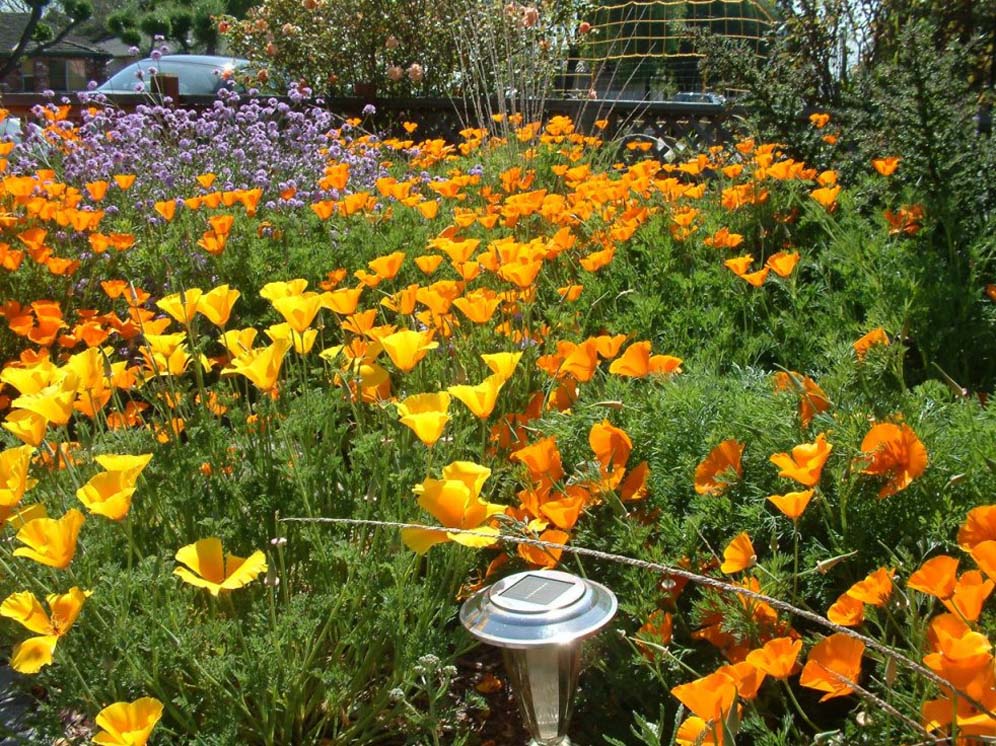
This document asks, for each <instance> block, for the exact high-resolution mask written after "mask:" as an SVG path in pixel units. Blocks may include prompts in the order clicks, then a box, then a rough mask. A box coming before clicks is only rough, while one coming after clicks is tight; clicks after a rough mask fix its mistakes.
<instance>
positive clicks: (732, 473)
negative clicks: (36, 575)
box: [695, 439, 744, 495]
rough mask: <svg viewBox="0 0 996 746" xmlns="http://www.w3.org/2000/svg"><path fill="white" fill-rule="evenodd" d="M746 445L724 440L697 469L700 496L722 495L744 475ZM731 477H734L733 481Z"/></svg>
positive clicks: (696, 475)
mask: <svg viewBox="0 0 996 746" xmlns="http://www.w3.org/2000/svg"><path fill="white" fill-rule="evenodd" d="M743 453H744V444H743V443H739V442H737V441H736V440H733V439H729V440H724V441H723V442H722V443H720V444H719V445H717V446H716V447H715V448H713V449H712V450H711V451H710V452H709V455H708V456H706V457H705V459H704V460H703V461H702V462H701V463H700V464H699V465H698V466H697V467H696V468H695V491H696V492H697V493H699V494H700V495H721V494H722V493H724V492H725V491H726V490H727V489H729V488H730V486H731V485H732V484H733V482H735V481H737V480H739V479H740V478H741V477H742V476H743V474H744V470H743V465H742V464H741V458H742V457H743ZM731 477H733V478H732V479H731Z"/></svg>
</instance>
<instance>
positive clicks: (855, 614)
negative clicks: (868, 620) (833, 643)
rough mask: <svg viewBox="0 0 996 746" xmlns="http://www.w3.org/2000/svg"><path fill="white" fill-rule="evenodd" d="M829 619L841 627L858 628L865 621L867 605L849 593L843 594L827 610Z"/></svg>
mask: <svg viewBox="0 0 996 746" xmlns="http://www.w3.org/2000/svg"><path fill="white" fill-rule="evenodd" d="M827 619H829V620H830V621H831V622H833V623H834V624H839V625H840V626H841V627H857V626H858V625H859V624H861V623H862V622H863V621H864V620H865V605H864V604H863V603H862V602H861V601H859V600H858V599H856V598H855V597H854V596H851V595H849V594H847V593H841V594H840V596H838V597H837V600H836V601H835V602H834V603H833V604H832V605H831V606H830V608H829V609H827Z"/></svg>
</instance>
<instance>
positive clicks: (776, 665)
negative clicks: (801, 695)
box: [747, 637, 802, 679]
mask: <svg viewBox="0 0 996 746" xmlns="http://www.w3.org/2000/svg"><path fill="white" fill-rule="evenodd" d="M801 650H802V640H793V639H792V638H791V637H776V638H774V639H772V640H768V641H767V642H766V643H764V646H763V647H761V648H759V649H758V650H752V651H751V652H750V653H748V654H747V662H748V663H749V664H751V665H752V666H754V667H755V668H757V669H758V670H760V671H764V673H765V674H767V675H768V676H770V677H772V678H774V679H787V678H788V677H789V676H791V675H792V674H794V673H795V671H796V669H797V668H798V666H797V665H796V659H797V658H798V657H799V653H800V651H801Z"/></svg>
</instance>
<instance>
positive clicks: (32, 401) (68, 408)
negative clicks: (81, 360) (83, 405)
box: [10, 373, 79, 425]
mask: <svg viewBox="0 0 996 746" xmlns="http://www.w3.org/2000/svg"><path fill="white" fill-rule="evenodd" d="M78 382H79V379H78V378H77V376H76V375H75V374H72V373H70V374H67V375H66V376H65V378H63V379H62V381H61V382H59V383H54V384H52V385H50V386H46V387H45V388H43V389H41V390H40V391H38V392H37V393H35V394H24V395H21V396H19V397H17V398H16V399H14V401H12V402H11V405H10V406H11V408H13V409H24V410H27V411H29V412H33V413H34V414H36V415H38V416H40V417H42V418H44V420H45V422H46V423H50V424H53V425H65V424H66V423H68V422H69V418H70V417H71V416H72V414H73V401H74V400H75V399H76V387H77V383H78Z"/></svg>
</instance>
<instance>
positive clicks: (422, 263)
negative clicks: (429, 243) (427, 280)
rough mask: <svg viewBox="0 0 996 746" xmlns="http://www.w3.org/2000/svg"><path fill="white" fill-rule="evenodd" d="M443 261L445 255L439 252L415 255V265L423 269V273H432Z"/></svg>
mask: <svg viewBox="0 0 996 746" xmlns="http://www.w3.org/2000/svg"><path fill="white" fill-rule="evenodd" d="M442 263H443V257H441V256H439V255H438V254H423V255H422V256H417V257H415V266H417V267H418V268H419V269H420V270H422V273H423V274H426V275H431V274H432V273H433V272H435V271H436V270H437V269H439V265H440V264H442Z"/></svg>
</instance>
